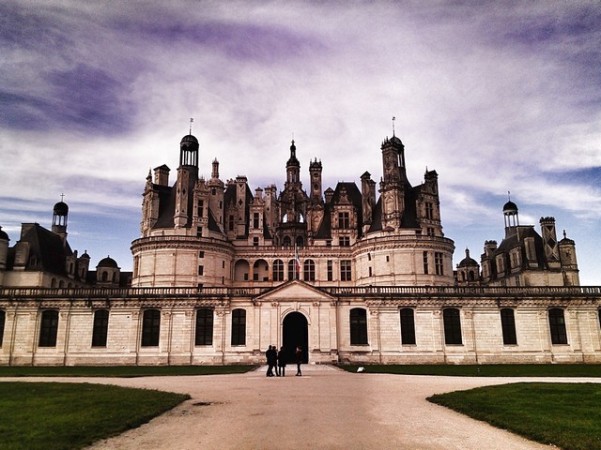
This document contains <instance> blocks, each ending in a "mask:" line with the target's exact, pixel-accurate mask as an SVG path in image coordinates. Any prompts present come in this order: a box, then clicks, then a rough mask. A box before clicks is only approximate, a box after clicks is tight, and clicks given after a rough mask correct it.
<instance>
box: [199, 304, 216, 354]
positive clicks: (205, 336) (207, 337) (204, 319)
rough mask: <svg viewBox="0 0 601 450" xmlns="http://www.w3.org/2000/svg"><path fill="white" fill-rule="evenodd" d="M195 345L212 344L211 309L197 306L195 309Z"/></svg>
mask: <svg viewBox="0 0 601 450" xmlns="http://www.w3.org/2000/svg"><path fill="white" fill-rule="evenodd" d="M194 344H195V345H213V310H212V309H211V308H199V309H197V310H196V338H195V340H194Z"/></svg>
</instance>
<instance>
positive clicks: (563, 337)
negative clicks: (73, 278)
mask: <svg viewBox="0 0 601 450" xmlns="http://www.w3.org/2000/svg"><path fill="white" fill-rule="evenodd" d="M549 329H550V331H551V344H553V345H565V344H567V343H568V335H567V334H566V321H565V318H564V316H563V309H561V308H553V309H550V310H549Z"/></svg>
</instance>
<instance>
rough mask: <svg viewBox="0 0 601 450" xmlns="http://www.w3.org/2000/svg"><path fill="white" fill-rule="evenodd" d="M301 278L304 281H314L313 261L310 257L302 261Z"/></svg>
mask: <svg viewBox="0 0 601 450" xmlns="http://www.w3.org/2000/svg"><path fill="white" fill-rule="evenodd" d="M303 279H304V280H305V281H315V263H314V262H313V260H312V259H307V260H305V262H304V263H303Z"/></svg>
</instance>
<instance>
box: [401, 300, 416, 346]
mask: <svg viewBox="0 0 601 450" xmlns="http://www.w3.org/2000/svg"><path fill="white" fill-rule="evenodd" d="M400 314H401V344H403V345H415V320H414V318H413V310H412V309H411V308H403V309H401V312H400Z"/></svg>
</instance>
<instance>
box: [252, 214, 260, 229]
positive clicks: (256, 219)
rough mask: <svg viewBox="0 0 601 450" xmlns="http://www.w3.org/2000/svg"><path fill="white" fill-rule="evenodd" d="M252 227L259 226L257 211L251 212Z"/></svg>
mask: <svg viewBox="0 0 601 450" xmlns="http://www.w3.org/2000/svg"><path fill="white" fill-rule="evenodd" d="M253 228H255V229H257V228H259V213H254V214H253Z"/></svg>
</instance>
